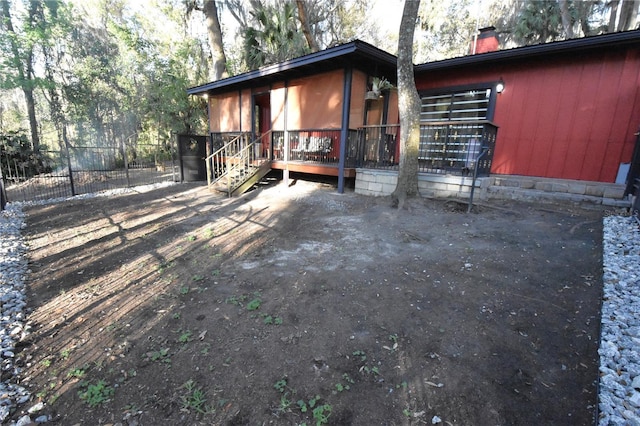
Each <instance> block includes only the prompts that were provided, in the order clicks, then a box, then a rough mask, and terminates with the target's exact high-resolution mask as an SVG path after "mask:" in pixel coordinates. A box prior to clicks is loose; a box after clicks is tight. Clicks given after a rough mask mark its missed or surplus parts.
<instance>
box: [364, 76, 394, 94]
mask: <svg viewBox="0 0 640 426" xmlns="http://www.w3.org/2000/svg"><path fill="white" fill-rule="evenodd" d="M391 88H393V84H391V82H389V80H387V79H386V78H384V77H373V80H372V81H371V90H369V91H368V92H367V93H365V95H364V98H365V99H378V98H380V97H381V96H382V92H383V91H384V90H389V89H391Z"/></svg>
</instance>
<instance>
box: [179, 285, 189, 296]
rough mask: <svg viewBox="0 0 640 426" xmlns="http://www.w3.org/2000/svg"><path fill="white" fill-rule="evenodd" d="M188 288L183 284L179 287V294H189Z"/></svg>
mask: <svg viewBox="0 0 640 426" xmlns="http://www.w3.org/2000/svg"><path fill="white" fill-rule="evenodd" d="M189 290H191V289H190V288H189V287H188V286H186V285H183V286H182V287H180V294H182V295H184V294H189Z"/></svg>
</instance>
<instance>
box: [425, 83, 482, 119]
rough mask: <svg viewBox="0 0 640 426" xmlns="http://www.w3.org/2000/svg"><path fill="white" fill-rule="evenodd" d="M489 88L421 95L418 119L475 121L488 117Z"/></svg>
mask: <svg viewBox="0 0 640 426" xmlns="http://www.w3.org/2000/svg"><path fill="white" fill-rule="evenodd" d="M490 100H491V89H488V88H487V89H479V90H467V91H461V92H454V93H446V94H437V95H429V96H423V97H422V108H421V111H420V121H421V122H422V123H433V122H443V121H477V120H488V119H489V104H490Z"/></svg>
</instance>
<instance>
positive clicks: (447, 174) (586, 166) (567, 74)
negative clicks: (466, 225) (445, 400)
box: [188, 27, 640, 200]
mask: <svg viewBox="0 0 640 426" xmlns="http://www.w3.org/2000/svg"><path fill="white" fill-rule="evenodd" d="M497 47H498V39H497V37H496V36H495V32H494V30H493V28H491V27H489V28H486V29H483V30H481V31H480V35H479V36H478V37H477V44H474V45H473V46H472V48H471V49H470V50H471V52H470V54H469V55H467V56H463V57H458V58H453V59H447V60H443V61H437V62H428V63H424V64H419V65H415V66H414V70H415V80H416V86H417V89H418V92H419V93H420V96H421V99H422V109H421V141H420V152H419V164H420V166H419V167H420V182H421V183H420V185H421V186H420V190H421V193H423V194H426V195H445V196H467V195H468V193H469V188H470V185H472V183H473V182H474V181H473V177H474V176H478V180H477V182H475V185H476V187H480V188H482V189H483V194H484V196H502V197H515V196H516V194H517V191H519V190H521V189H526V190H537V191H540V192H554V193H565V194H567V195H566V197H567V198H569V199H571V197H594V200H600V199H602V198H603V197H604V198H612V199H621V198H622V197H623V195H624V192H625V191H624V190H625V185H624V183H625V180H626V171H627V170H628V169H629V164H630V163H631V161H632V155H633V152H634V147H635V145H636V140H637V131H638V126H640V30H635V31H628V32H621V33H613V34H605V35H599V36H593V37H587V38H580V39H572V40H566V41H559V42H553V43H547V44H540V45H534V46H526V47H519V48H514V49H508V50H496V49H497ZM385 80H387V81H389V82H390V83H391V84H394V83H395V80H396V57H395V56H393V55H391V54H389V53H387V52H384V51H382V50H380V49H377V48H376V47H374V46H372V45H370V44H367V43H365V42H362V41H359V40H356V41H353V42H350V43H346V44H343V45H339V46H335V47H331V48H328V49H326V50H323V51H320V52H316V53H312V54H309V55H306V56H303V57H299V58H295V59H292V60H289V61H285V62H282V63H279V64H276V65H271V66H267V67H264V68H261V69H258V70H255V71H251V72H248V73H245V74H241V75H237V76H233V77H229V78H226V79H223V80H219V81H214V82H211V83H207V84H203V85H201V86H197V87H193V88H191V89H189V90H188V93H189V94H192V95H198V96H205V97H206V98H207V99H208V115H209V130H210V135H209V136H210V141H211V143H210V151H209V153H208V154H209V156H208V157H207V158H208V159H207V166H208V169H207V170H208V171H207V173H208V178H209V179H210V180H211V181H213V180H215V179H216V178H218V177H219V176H227V179H226V180H225V182H227V184H228V190H229V192H230V193H231V192H233V190H234V188H235V187H236V186H240V184H241V183H242V181H244V180H246V179H248V178H249V175H251V174H253V172H254V171H260V170H262V173H264V172H265V171H266V170H269V169H281V170H283V174H284V176H285V178H286V177H287V176H288V172H289V171H296V172H303V173H313V174H325V175H334V176H337V177H338V190H339V191H343V189H344V180H345V179H346V178H355V185H356V192H360V193H364V194H372V195H383V194H389V193H390V192H391V191H392V190H393V188H394V187H395V179H396V176H397V167H398V160H399V113H398V100H397V92H396V90H395V89H394V88H393V87H391V88H389V87H388V86H385V85H384V84H380V82H381V81H382V82H384V81H385ZM230 159H231V160H230ZM233 164H238V165H240V166H241V167H240V168H241V169H242V170H244V172H243V173H239V172H237V171H236V172H233V170H232V169H233ZM248 169H251V172H250V173H247V172H246V170H248ZM234 173H235V176H234V177H230V176H231V175H232V174H234ZM241 175H242V176H241Z"/></svg>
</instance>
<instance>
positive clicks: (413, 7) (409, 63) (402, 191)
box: [391, 0, 420, 208]
mask: <svg viewBox="0 0 640 426" xmlns="http://www.w3.org/2000/svg"><path fill="white" fill-rule="evenodd" d="M419 7H420V1H419V0H416V1H407V2H405V4H404V10H403V12H402V20H401V22H400V32H399V34H398V108H399V112H400V165H399V170H398V184H397V186H396V189H395V190H394V191H393V193H392V194H391V199H392V202H393V205H394V206H397V207H398V208H402V206H403V205H404V202H405V200H406V199H407V198H409V197H414V196H416V195H418V149H419V146H420V96H419V95H418V90H417V89H416V82H415V78H414V75H413V34H414V32H415V28H416V20H417V18H418V9H419Z"/></svg>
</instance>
